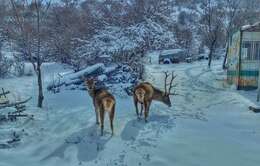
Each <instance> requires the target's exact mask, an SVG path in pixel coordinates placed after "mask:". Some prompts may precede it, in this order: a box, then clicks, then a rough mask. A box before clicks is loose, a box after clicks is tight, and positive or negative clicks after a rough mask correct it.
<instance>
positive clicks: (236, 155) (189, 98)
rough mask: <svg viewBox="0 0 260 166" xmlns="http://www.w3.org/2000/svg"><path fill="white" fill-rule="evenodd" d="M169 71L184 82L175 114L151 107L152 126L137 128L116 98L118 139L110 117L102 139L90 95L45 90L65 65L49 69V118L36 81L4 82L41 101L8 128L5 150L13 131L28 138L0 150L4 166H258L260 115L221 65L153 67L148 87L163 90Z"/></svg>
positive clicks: (3, 133)
mask: <svg viewBox="0 0 260 166" xmlns="http://www.w3.org/2000/svg"><path fill="white" fill-rule="evenodd" d="M166 70H168V71H171V70H174V71H175V73H176V74H177V75H178V76H177V78H176V79H177V80H176V81H177V82H178V87H177V88H176V90H177V93H179V94H181V96H173V97H172V98H171V100H172V104H173V107H172V108H168V107H167V106H165V105H163V104H161V103H158V102H154V103H152V106H151V111H150V115H149V122H148V123H147V124H146V123H144V121H143V120H141V121H139V120H137V118H136V115H135V111H134V107H133V101H132V97H129V96H115V97H116V100H117V105H116V117H115V124H114V125H115V126H114V127H115V135H114V136H113V137H111V136H110V128H109V125H108V124H109V123H108V118H107V117H106V121H105V135H104V136H103V137H101V136H100V128H99V127H98V126H96V125H95V115H94V110H93V105H92V99H91V98H90V97H89V95H88V94H87V92H86V91H81V90H74V91H71V90H63V91H61V92H60V93H57V94H53V93H50V92H48V91H47V90H46V85H48V83H49V82H50V81H51V78H52V77H53V75H56V74H57V73H62V72H64V73H66V72H67V69H66V68H64V67H63V66H62V65H60V64H56V63H52V64H48V65H43V73H44V74H43V76H44V85H45V101H44V108H43V110H41V109H38V108H36V107H35V106H36V100H37V98H36V96H37V86H36V85H37V84H36V83H37V81H36V79H35V77H33V76H30V77H28V76H27V77H20V78H8V79H0V86H1V87H4V88H5V89H9V90H11V91H12V92H16V93H19V94H20V95H21V96H22V97H27V96H33V97H34V98H33V100H32V101H30V102H29V103H28V107H27V108H28V112H29V113H31V114H33V115H34V117H35V118H34V120H19V121H17V122H8V123H6V124H1V126H0V140H1V143H2V142H4V141H5V140H9V139H10V135H11V133H12V132H13V131H16V132H17V133H18V134H19V135H21V142H20V143H18V144H16V145H14V147H12V148H8V149H0V165H1V166H2V165H3V166H16V165H33V166H38V165H39V166H45V165H46V166H57V165H63V166H72V165H73V166H76V165H84V166H92V165H93V166H94V165H98V166H99V165H100V166H101V165H102V166H103V165H111V166H112V165H120V166H126V165H129V166H132V165H141V166H146V165H147V166H148V165H149V166H158V165H162V166H168V165H181V166H182V165H185V166H186V165H200V166H208V165H211V166H219V165H228V166H229V165H248V166H249V165H250V166H257V165H259V162H260V159H259V155H258V154H259V153H260V144H259V139H260V114H255V113H253V112H251V111H249V110H248V106H249V104H250V102H248V99H247V98H245V96H244V95H241V94H240V93H241V92H237V91H235V90H232V89H231V88H230V87H228V86H227V85H225V84H224V83H223V78H224V77H223V75H224V74H225V72H221V71H222V70H221V61H213V67H212V69H211V70H208V69H207V62H206V61H201V62H194V63H192V64H186V63H181V64H170V65H154V64H153V65H147V66H146V68H145V72H146V79H147V81H151V82H153V84H154V85H155V86H157V87H160V88H163V87H162V85H163V84H162V81H163V74H162V71H166ZM113 92H114V91H112V93H113ZM249 95H250V94H249Z"/></svg>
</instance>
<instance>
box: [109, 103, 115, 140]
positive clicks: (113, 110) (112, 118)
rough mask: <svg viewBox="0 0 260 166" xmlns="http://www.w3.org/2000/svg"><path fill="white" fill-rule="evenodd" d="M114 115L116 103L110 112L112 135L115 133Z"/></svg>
mask: <svg viewBox="0 0 260 166" xmlns="http://www.w3.org/2000/svg"><path fill="white" fill-rule="evenodd" d="M114 115H115V105H114V106H113V108H112V110H111V112H110V114H109V119H110V128H111V131H112V135H114V125H113V121H114Z"/></svg>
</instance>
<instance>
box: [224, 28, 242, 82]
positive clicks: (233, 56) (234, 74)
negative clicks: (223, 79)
mask: <svg viewBox="0 0 260 166" xmlns="http://www.w3.org/2000/svg"><path fill="white" fill-rule="evenodd" d="M239 52H240V31H238V32H236V33H234V34H233V36H232V38H231V40H230V41H229V49H228V59H227V67H228V70H227V81H228V83H230V84H235V85H237V83H238V65H239V64H238V62H239Z"/></svg>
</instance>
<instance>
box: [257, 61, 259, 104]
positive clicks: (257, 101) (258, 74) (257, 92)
mask: <svg viewBox="0 0 260 166" xmlns="http://www.w3.org/2000/svg"><path fill="white" fill-rule="evenodd" d="M259 99H260V65H259V70H258V86H257V102H259Z"/></svg>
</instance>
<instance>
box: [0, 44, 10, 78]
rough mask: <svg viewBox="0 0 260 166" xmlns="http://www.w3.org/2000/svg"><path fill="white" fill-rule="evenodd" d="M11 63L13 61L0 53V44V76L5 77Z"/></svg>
mask: <svg viewBox="0 0 260 166" xmlns="http://www.w3.org/2000/svg"><path fill="white" fill-rule="evenodd" d="M0 44H1V43H0ZM12 64H13V61H12V60H10V59H8V58H7V57H5V56H4V55H3V54H2V53H1V45H0V77H6V76H7V75H8V74H9V72H10V70H11V67H12Z"/></svg>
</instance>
